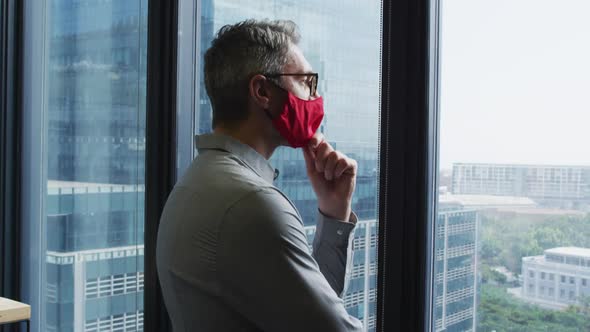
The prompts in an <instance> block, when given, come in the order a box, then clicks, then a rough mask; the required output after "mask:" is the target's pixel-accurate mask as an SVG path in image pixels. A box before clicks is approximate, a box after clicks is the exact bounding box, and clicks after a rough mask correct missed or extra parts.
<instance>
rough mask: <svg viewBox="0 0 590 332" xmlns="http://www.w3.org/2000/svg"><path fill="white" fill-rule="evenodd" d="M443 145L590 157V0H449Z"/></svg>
mask: <svg viewBox="0 0 590 332" xmlns="http://www.w3.org/2000/svg"><path fill="white" fill-rule="evenodd" d="M441 3H442V16H441V39H440V44H441V58H440V75H441V78H440V85H439V89H440V151H439V163H440V167H441V168H443V169H448V168H451V167H452V164H453V163H454V162H485V163H516V164H551V165H590V100H589V99H590V19H589V18H588V15H589V14H590V0H560V1H556V0H550V1H549V0H510V1H507V0H493V1H492V0H488V1H484V0H441Z"/></svg>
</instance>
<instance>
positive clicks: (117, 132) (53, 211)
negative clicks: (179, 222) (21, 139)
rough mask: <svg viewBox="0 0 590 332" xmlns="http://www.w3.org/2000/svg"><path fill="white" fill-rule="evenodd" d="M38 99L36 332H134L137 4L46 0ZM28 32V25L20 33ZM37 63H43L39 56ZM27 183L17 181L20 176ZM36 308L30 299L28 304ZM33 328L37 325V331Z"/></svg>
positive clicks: (138, 247)
mask: <svg viewBox="0 0 590 332" xmlns="http://www.w3.org/2000/svg"><path fill="white" fill-rule="evenodd" d="M29 9H32V11H34V12H41V11H42V12H43V13H41V14H39V15H42V16H43V17H44V21H42V22H43V23H41V25H39V27H40V29H39V30H37V31H35V29H34V28H33V27H34V26H36V25H35V24H39V23H38V22H31V21H32V20H29V22H31V23H28V24H29V25H28V26H29V27H30V29H28V33H29V34H35V36H33V37H31V38H33V39H34V38H40V39H41V40H42V41H43V44H44V49H43V52H40V53H37V54H27V55H26V56H28V57H32V58H39V59H40V62H41V63H43V67H42V70H40V71H39V72H33V73H32V74H31V75H32V76H33V79H35V78H36V79H38V80H45V82H46V84H45V85H46V86H45V88H44V89H43V90H39V91H37V92H36V93H37V94H38V95H40V96H41V98H42V100H43V101H44V105H43V108H42V109H41V110H39V111H34V110H29V112H33V113H31V114H32V116H33V117H40V118H41V119H42V120H41V121H42V124H41V125H42V127H43V128H46V130H42V131H39V132H30V133H28V135H31V136H34V137H38V136H39V135H43V136H42V137H41V138H40V139H39V140H38V141H39V142H42V143H41V145H42V146H40V147H38V150H39V151H45V152H44V154H43V156H44V157H43V163H42V164H41V166H42V167H43V171H42V173H43V174H44V176H43V179H42V183H41V184H40V186H41V187H42V188H44V189H43V190H44V194H43V196H42V198H41V203H40V206H32V207H31V208H33V209H40V210H41V211H42V218H41V219H42V220H41V223H42V225H40V226H37V225H36V224H35V223H36V221H35V220H28V221H27V222H29V223H31V224H32V225H33V226H32V227H41V229H44V230H45V234H44V235H43V238H42V239H41V241H40V244H39V243H37V244H35V245H36V246H39V248H36V249H35V250H36V252H37V253H36V254H37V255H40V257H44V258H42V259H41V261H42V262H44V264H39V266H38V267H37V270H35V269H33V270H32V272H33V273H34V274H38V275H40V276H41V277H40V280H39V282H40V284H41V285H34V278H33V277H32V276H31V280H29V281H28V283H29V284H28V285H26V286H25V287H29V289H30V292H35V289H36V287H38V289H40V290H39V292H40V293H41V294H31V298H35V297H39V298H40V300H38V301H39V303H38V307H33V315H34V316H35V321H36V322H38V324H35V325H34V330H38V331H123V330H125V331H136V330H143V280H144V279H143V278H144V274H143V228H144V203H143V202H144V168H145V165H144V157H145V93H146V89H145V86H146V37H147V26H146V23H147V0H124V1H111V0H81V1H73V0H51V1H47V2H46V5H38V6H37V7H31V8H29ZM26 30H27V29H26ZM41 57H42V58H41ZM25 176H27V175H26V174H25ZM33 301H34V300H33ZM37 328H39V329H37Z"/></svg>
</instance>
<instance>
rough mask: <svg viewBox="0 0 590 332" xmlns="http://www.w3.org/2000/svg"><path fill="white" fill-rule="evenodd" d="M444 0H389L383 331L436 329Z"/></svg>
mask: <svg viewBox="0 0 590 332" xmlns="http://www.w3.org/2000/svg"><path fill="white" fill-rule="evenodd" d="M439 11H440V2H439V0H433V1H428V0H417V1H416V0H398V1H383V31H382V33H383V39H382V43H383V44H382V59H381V61H382V71H381V75H382V77H381V92H382V93H381V123H380V134H381V137H380V178H379V217H378V220H379V248H378V264H379V265H378V266H379V270H378V271H379V272H378V274H377V278H378V280H377V283H378V286H377V331H430V330H431V327H432V316H433V306H432V301H431V294H432V288H433V278H432V268H433V266H432V263H433V261H432V259H433V257H432V250H433V248H434V246H433V239H434V238H433V234H434V230H433V227H434V218H435V212H436V205H437V197H436V193H437V190H436V188H437V177H436V175H435V174H436V172H437V169H438V144H437V141H438V122H439V121H438V90H437V87H438V82H439V78H438V77H439V76H438V40H439V29H438V27H439V24H438V22H439V17H440V15H439Z"/></svg>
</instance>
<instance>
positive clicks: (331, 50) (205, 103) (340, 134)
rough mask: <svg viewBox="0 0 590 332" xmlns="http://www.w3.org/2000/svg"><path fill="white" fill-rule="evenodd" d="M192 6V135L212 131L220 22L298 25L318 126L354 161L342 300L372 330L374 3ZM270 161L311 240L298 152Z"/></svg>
mask: <svg viewBox="0 0 590 332" xmlns="http://www.w3.org/2000/svg"><path fill="white" fill-rule="evenodd" d="M198 3H199V4H200V17H199V19H200V27H199V28H198V29H199V31H200V36H199V37H198V38H197V40H199V41H200V44H199V45H198V49H199V50H200V53H199V54H198V56H199V59H200V64H199V68H198V69H199V72H198V75H199V82H200V83H199V84H200V85H199V88H198V90H197V96H196V98H197V99H196V100H197V102H196V103H195V104H196V105H197V114H196V116H195V120H196V124H195V128H196V129H195V130H196V132H197V133H206V132H210V131H211V104H210V101H209V98H208V96H207V93H206V90H205V85H204V77H203V70H202V63H203V62H202V60H203V54H204V52H205V50H207V49H208V48H209V46H210V44H211V41H212V40H213V37H214V34H215V33H216V32H217V31H218V30H219V29H220V28H221V27H222V26H223V25H225V24H233V23H237V22H239V21H242V20H245V19H249V18H254V19H264V18H269V19H290V20H292V21H294V22H295V23H296V24H297V25H298V26H299V28H300V33H301V37H302V38H301V42H300V44H299V46H300V47H301V49H302V50H303V53H304V55H305V57H306V59H307V60H308V61H309V62H310V64H311V65H312V67H313V70H314V71H315V72H318V73H319V87H318V92H319V94H321V95H322V96H323V97H324V103H325V104H324V105H325V111H326V115H325V118H324V120H323V122H322V126H321V129H320V131H322V132H323V134H324V135H325V137H326V138H327V140H328V141H329V142H330V143H331V144H332V145H333V146H334V147H335V148H336V149H338V150H340V151H342V152H344V153H345V154H347V155H348V156H350V157H352V158H354V159H356V160H357V162H358V164H359V168H358V169H359V173H358V178H357V184H356V191H355V194H354V201H353V210H354V211H355V212H356V213H357V215H358V217H359V223H358V225H357V227H356V230H355V235H354V241H353V244H352V245H353V249H354V253H353V258H352V265H351V269H350V271H349V274H348V278H349V280H350V282H349V286H348V288H347V291H346V293H345V295H344V296H343V299H344V302H345V306H346V308H347V310H348V312H349V313H350V314H351V315H353V316H356V317H358V318H359V319H360V320H361V321H362V322H364V325H365V327H366V330H367V331H374V330H375V326H376V311H375V309H376V298H377V296H376V295H377V294H376V274H377V259H376V251H377V224H376V214H377V183H378V171H377V167H378V135H379V125H378V123H379V120H378V119H379V90H380V85H379V75H380V69H379V68H380V44H381V17H380V15H381V1H377V0H371V1H353V0H347V1H341V0H338V1H335V0H331V1H321V2H318V1H299V2H297V3H296V4H295V3H293V2H291V1H287V0H273V1H243V0H219V1H218V0H215V1H214V0H208V1H199V2H198ZM343 36H346V38H342V37H343ZM351 43H352V44H354V47H351ZM183 139H188V138H183ZM271 163H272V165H273V167H275V168H277V169H278V170H279V176H278V178H277V179H276V180H275V185H276V186H277V187H278V188H279V189H281V190H282V191H283V192H284V193H285V194H286V195H287V196H288V197H289V198H290V199H291V200H292V201H293V202H294V203H295V205H296V207H297V209H298V210H299V212H300V214H301V216H302V218H303V220H304V223H305V228H306V233H307V237H308V240H309V244H310V245H311V240H313V238H314V234H315V224H316V217H317V216H316V214H317V208H318V206H317V201H316V197H315V194H314V193H313V191H312V188H311V186H310V184H309V181H308V179H307V176H306V171H305V163H304V159H303V155H302V154H301V151H300V150H299V149H297V150H296V149H292V148H288V147H283V148H279V149H278V150H277V151H275V154H274V155H273V157H272V158H271Z"/></svg>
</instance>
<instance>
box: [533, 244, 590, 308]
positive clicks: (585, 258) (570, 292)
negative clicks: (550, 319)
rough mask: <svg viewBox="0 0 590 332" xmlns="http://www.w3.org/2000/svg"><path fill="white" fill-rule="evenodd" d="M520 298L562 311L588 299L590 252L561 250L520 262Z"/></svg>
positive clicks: (589, 288) (566, 248) (563, 248)
mask: <svg viewBox="0 0 590 332" xmlns="http://www.w3.org/2000/svg"><path fill="white" fill-rule="evenodd" d="M522 279H523V287H522V294H521V295H522V298H524V299H525V300H527V301H529V302H533V303H536V304H539V305H541V306H544V307H547V308H554V309H561V308H565V307H567V306H569V305H573V304H578V303H579V302H580V300H581V299H582V298H584V297H590V249H587V248H576V247H562V248H553V249H548V250H545V252H544V255H541V256H529V257H523V258H522Z"/></svg>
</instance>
